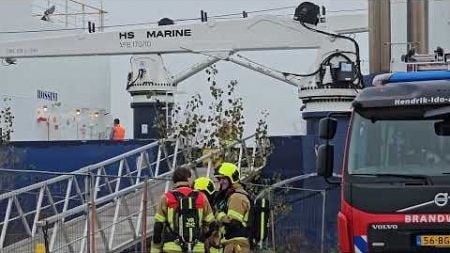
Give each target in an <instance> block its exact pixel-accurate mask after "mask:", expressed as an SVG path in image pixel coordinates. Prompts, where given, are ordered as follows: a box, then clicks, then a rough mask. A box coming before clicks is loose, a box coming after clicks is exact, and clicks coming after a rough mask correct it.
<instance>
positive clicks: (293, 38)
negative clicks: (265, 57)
mask: <svg viewBox="0 0 450 253" xmlns="http://www.w3.org/2000/svg"><path fill="white" fill-rule="evenodd" d="M327 18H328V20H327V22H326V23H320V24H319V26H318V28H319V29H326V30H332V31H334V32H336V33H357V32H364V31H367V16H366V15H356V14H355V15H343V16H330V17H327ZM323 39H324V36H323V35H321V34H318V33H314V32H312V31H309V30H307V29H306V28H304V27H302V26H301V25H300V24H299V23H298V22H297V21H295V20H293V19H291V18H288V17H277V16H256V17H249V18H241V19H236V20H226V21H215V20H210V21H208V22H202V23H198V24H185V25H169V26H158V27H153V28H144V29H135V30H132V29H127V30H119V31H107V32H101V33H82V34H76V35H69V36H67V35H66V36H60V37H48V38H39V39H28V40H22V41H11V42H1V43H0V58H26V57H57V56H91V55H121V54H155V53H158V54H166V53H184V52H185V53H189V52H221V51H222V52H223V51H227V52H230V51H251V50H281V49H310V48H319V47H320V45H321V44H322V40H323Z"/></svg>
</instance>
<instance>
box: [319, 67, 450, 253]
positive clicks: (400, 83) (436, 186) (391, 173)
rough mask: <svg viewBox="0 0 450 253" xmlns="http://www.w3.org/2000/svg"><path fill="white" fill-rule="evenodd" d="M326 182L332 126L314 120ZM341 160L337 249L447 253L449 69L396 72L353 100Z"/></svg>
mask: <svg viewBox="0 0 450 253" xmlns="http://www.w3.org/2000/svg"><path fill="white" fill-rule="evenodd" d="M319 125H320V129H319V135H320V137H321V138H322V139H324V140H325V141H326V143H325V144H322V145H321V146H320V147H319V151H318V159H317V168H318V174H319V175H321V176H324V177H325V178H326V179H327V181H332V179H331V176H332V172H333V157H334V156H333V153H334V150H333V145H332V143H333V137H334V135H335V133H336V126H337V121H336V120H335V119H334V118H333V115H329V116H328V117H326V118H324V119H322V120H321V122H320V124H319ZM344 152H345V153H344V156H343V162H342V173H341V175H342V178H341V180H340V182H339V183H340V184H341V208H340V211H339V213H338V237H339V249H340V251H341V252H345V253H359V252H371V253H372V252H376V253H377V252H390V253H394V252H450V201H449V199H450V71H421V72H405V73H394V74H390V75H388V76H386V78H385V80H384V81H382V82H380V85H377V86H376V87H370V88H366V89H363V90H362V91H361V92H360V93H359V94H358V96H357V97H356V99H355V100H354V102H353V112H352V116H351V121H350V124H349V129H348V135H347V141H346V145H345V151H344Z"/></svg>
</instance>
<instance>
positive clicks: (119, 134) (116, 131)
mask: <svg viewBox="0 0 450 253" xmlns="http://www.w3.org/2000/svg"><path fill="white" fill-rule="evenodd" d="M124 138H125V128H123V127H122V126H121V125H115V126H113V137H112V139H113V140H116V141H121V140H123V139H124Z"/></svg>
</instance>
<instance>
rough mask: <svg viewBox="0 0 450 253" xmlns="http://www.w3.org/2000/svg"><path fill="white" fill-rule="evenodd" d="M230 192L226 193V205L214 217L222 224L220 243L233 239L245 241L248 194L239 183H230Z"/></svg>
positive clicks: (246, 235) (247, 235) (248, 204)
mask: <svg viewBox="0 0 450 253" xmlns="http://www.w3.org/2000/svg"><path fill="white" fill-rule="evenodd" d="M232 188H233V189H232V190H231V191H230V192H231V193H229V194H227V195H226V205H225V207H222V208H220V210H218V211H217V213H216V219H217V220H218V221H219V222H221V223H222V224H223V227H224V235H223V238H222V240H221V241H222V244H224V245H226V244H227V243H231V242H233V241H236V240H239V241H247V242H248V238H249V231H248V229H247V225H248V224H247V222H248V218H249V214H250V208H251V205H250V200H249V199H248V194H247V192H246V191H245V190H244V188H243V187H242V185H240V184H239V183H236V184H233V185H232Z"/></svg>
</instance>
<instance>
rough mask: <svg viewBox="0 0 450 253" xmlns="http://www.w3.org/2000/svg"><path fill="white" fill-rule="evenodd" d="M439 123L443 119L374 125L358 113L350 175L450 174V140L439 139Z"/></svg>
mask: <svg viewBox="0 0 450 253" xmlns="http://www.w3.org/2000/svg"><path fill="white" fill-rule="evenodd" d="M436 122H442V119H424V118H417V119H414V118H409V119H407V120H394V119H392V118H389V119H385V120H383V119H380V120H376V121H373V120H371V119H367V118H364V117H363V116H361V115H360V114H359V113H355V114H354V117H353V122H352V128H351V129H352V130H351V136H350V145H349V152H348V173H349V174H366V175H367V174H374V175H376V174H387V173H393V174H405V175H429V176H439V175H444V174H448V173H450V152H449V150H450V136H448V135H441V134H439V135H438V134H437V133H436V132H437V131H436V130H435V123H436ZM437 125H439V124H437Z"/></svg>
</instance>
